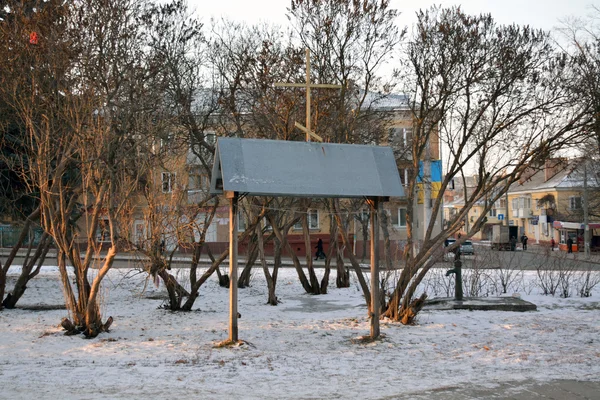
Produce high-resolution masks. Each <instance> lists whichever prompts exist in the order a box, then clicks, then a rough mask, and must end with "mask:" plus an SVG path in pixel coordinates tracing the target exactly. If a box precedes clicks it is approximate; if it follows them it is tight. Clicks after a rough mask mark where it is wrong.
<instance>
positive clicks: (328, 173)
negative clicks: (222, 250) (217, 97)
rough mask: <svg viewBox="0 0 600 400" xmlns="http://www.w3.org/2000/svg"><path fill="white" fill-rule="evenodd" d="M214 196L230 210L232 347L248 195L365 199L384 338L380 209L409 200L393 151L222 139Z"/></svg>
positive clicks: (374, 296) (375, 326) (375, 317)
mask: <svg viewBox="0 0 600 400" xmlns="http://www.w3.org/2000/svg"><path fill="white" fill-rule="evenodd" d="M210 192H211V194H224V195H225V197H227V198H228V199H229V201H230V209H229V276H230V286H229V341H231V342H236V341H237V340H238V310H237V306H238V287H237V280H238V231H237V220H238V218H237V213H238V199H239V197H240V196H242V195H251V196H274V197H311V198H364V199H365V200H366V201H367V202H368V204H369V206H370V210H371V307H370V310H369V313H370V317H371V338H373V339H375V338H377V337H378V336H379V315H380V308H381V305H380V298H379V249H378V244H379V243H378V242H379V223H378V218H377V209H378V207H379V203H380V202H383V201H387V200H388V199H389V198H390V197H403V196H404V191H403V189H402V184H401V182H400V176H399V174H398V168H397V166H396V160H395V159H394V154H393V152H392V149H391V148H389V147H384V146H367V145H352V144H338V143H315V142H292V141H282V140H265V139H242V138H225V137H222V138H219V139H218V140H217V146H216V151H215V158H214V163H213V168H212V179H211V187H210Z"/></svg>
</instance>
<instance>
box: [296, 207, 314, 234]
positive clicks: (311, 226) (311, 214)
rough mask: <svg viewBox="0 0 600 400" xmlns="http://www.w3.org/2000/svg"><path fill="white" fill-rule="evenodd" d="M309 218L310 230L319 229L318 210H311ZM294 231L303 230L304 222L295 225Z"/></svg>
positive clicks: (308, 212)
mask: <svg viewBox="0 0 600 400" xmlns="http://www.w3.org/2000/svg"><path fill="white" fill-rule="evenodd" d="M307 214H308V215H307V217H308V229H319V211H318V210H316V209H310V210H308V211H307ZM294 229H296V230H300V229H302V221H298V222H296V224H294Z"/></svg>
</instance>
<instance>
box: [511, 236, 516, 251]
mask: <svg viewBox="0 0 600 400" xmlns="http://www.w3.org/2000/svg"><path fill="white" fill-rule="evenodd" d="M516 249H517V238H516V237H514V236H512V237H511V238H510V251H515V250H516Z"/></svg>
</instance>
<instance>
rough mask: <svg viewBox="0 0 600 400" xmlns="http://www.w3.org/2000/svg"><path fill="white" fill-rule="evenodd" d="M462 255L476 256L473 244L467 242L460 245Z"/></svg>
mask: <svg viewBox="0 0 600 400" xmlns="http://www.w3.org/2000/svg"><path fill="white" fill-rule="evenodd" d="M460 252H461V254H468V255H474V254H475V249H474V248H473V242H471V241H470V240H465V241H464V242H463V244H461V245H460Z"/></svg>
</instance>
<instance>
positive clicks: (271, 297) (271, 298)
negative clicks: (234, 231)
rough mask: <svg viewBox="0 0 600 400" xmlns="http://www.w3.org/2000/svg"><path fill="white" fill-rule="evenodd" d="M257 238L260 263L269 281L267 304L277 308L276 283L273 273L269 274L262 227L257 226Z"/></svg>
mask: <svg viewBox="0 0 600 400" xmlns="http://www.w3.org/2000/svg"><path fill="white" fill-rule="evenodd" d="M256 238H257V240H256V242H257V249H258V254H259V256H260V262H261V264H262V268H263V272H264V273H265V279H266V280H267V288H268V295H267V304H270V305H272V306H276V305H277V303H278V301H277V296H276V295H275V281H274V280H273V277H272V276H271V273H270V272H269V267H268V266H267V260H266V258H265V246H264V243H263V234H262V229H261V226H260V225H256Z"/></svg>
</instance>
